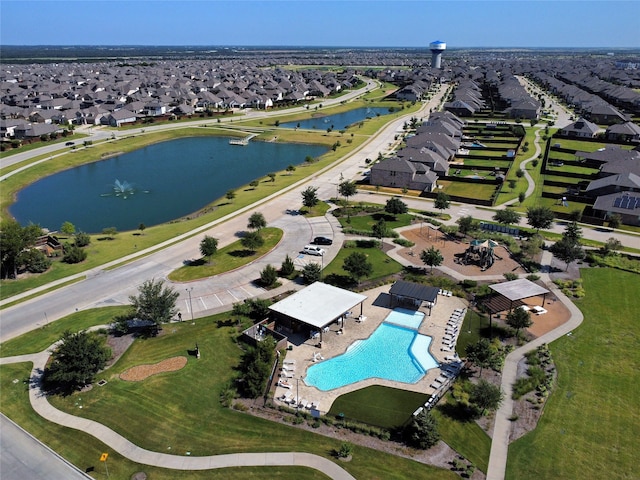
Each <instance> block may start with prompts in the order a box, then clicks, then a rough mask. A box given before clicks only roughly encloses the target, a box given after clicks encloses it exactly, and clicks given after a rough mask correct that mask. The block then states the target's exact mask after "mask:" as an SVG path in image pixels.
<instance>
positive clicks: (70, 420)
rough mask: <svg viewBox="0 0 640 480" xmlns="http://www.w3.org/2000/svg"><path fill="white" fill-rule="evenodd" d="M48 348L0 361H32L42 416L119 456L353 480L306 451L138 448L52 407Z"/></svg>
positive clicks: (177, 466)
mask: <svg viewBox="0 0 640 480" xmlns="http://www.w3.org/2000/svg"><path fill="white" fill-rule="evenodd" d="M49 350H50V349H49V348H48V349H46V350H44V351H42V352H40V353H36V354H31V355H21V356H16V357H6V358H1V359H0V364H2V365H7V364H11V363H22V362H27V361H29V362H33V369H32V371H31V379H30V388H29V400H30V402H31V406H32V407H33V409H34V410H35V411H36V412H37V413H38V415H40V416H41V417H43V418H44V419H45V420H48V421H50V422H53V423H56V424H58V425H62V426H64V427H69V428H73V429H75V430H80V431H82V432H85V433H88V434H89V435H92V436H94V437H95V438H97V439H98V440H100V441H101V442H103V443H105V444H106V445H108V446H109V447H110V448H112V449H113V450H114V451H116V452H118V453H119V454H120V455H122V456H123V457H125V458H127V459H129V460H131V461H133V462H136V463H140V464H144V465H152V466H155V467H161V468H168V469H173V470H210V469H218V468H229V467H270V466H271V467H272V466H303V467H307V468H312V469H314V470H318V471H319V472H322V473H324V474H325V475H327V476H328V477H330V478H332V479H335V480H355V477H353V476H352V475H350V474H349V473H347V471H345V470H344V469H342V468H341V467H340V466H338V465H337V464H335V463H334V462H332V461H331V460H329V459H327V458H324V457H321V456H319V455H314V454H311V453H306V452H264V453H233V454H227V455H211V456H206V457H186V456H179V455H168V454H166V453H159V452H152V451H150V450H145V449H144V448H140V447H138V446H137V445H135V444H134V443H132V442H130V441H129V440H127V439H126V438H124V437H123V436H122V435H120V434H118V433H116V432H115V431H113V430H111V429H110V428H108V427H106V426H105V425H102V424H100V423H98V422H94V421H93V420H88V419H85V418H80V417H76V416H74V415H70V414H68V413H65V412H62V411H61V410H58V409H56V408H54V407H53V406H52V405H51V404H50V403H49V401H48V399H47V397H46V395H45V394H44V393H43V392H42V390H41V388H40V383H41V376H42V372H43V371H44V368H45V366H46V364H47V360H48V359H49Z"/></svg>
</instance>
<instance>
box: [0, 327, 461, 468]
mask: <svg viewBox="0 0 640 480" xmlns="http://www.w3.org/2000/svg"><path fill="white" fill-rule="evenodd" d="M228 318H229V316H228V314H219V315H217V316H212V317H207V318H203V319H198V322H197V323H196V325H191V324H190V323H182V324H171V325H166V326H165V328H164V330H163V334H162V335H160V336H158V337H156V338H150V339H146V340H141V339H139V340H137V341H136V342H135V343H134V345H133V346H132V347H131V348H130V349H129V350H128V351H127V352H126V353H125V354H124V355H123V357H122V358H121V359H120V360H119V361H118V362H117V363H116V364H115V365H114V366H113V367H111V368H109V369H108V370H106V371H105V372H103V373H102V374H101V375H100V376H99V378H104V379H106V380H107V381H108V383H107V384H106V385H104V386H103V387H99V388H94V389H92V390H91V391H88V392H82V393H77V394H74V395H71V396H69V397H65V398H55V399H54V400H53V402H52V403H54V404H55V405H56V406H58V407H59V408H62V409H64V410H66V411H68V412H70V413H73V414H75V415H82V416H85V417H88V418H91V419H94V420H97V421H100V422H102V423H105V424H107V425H108V426H109V427H110V428H113V429H114V430H115V431H117V432H119V433H121V434H123V435H124V436H126V437H127V438H128V439H129V440H131V441H133V442H134V443H136V444H137V445H140V446H141V447H143V448H147V449H151V450H156V451H160V452H170V453H173V454H176V455H186V452H191V453H190V454H191V455H193V456H201V455H213V454H222V453H233V452H260V451H271V452H274V451H303V452H310V453H315V454H318V455H321V456H324V457H327V458H333V457H332V453H331V452H332V451H334V450H335V449H338V448H339V446H340V439H339V438H336V439H332V438H327V437H323V436H319V435H315V434H314V433H312V432H308V431H306V430H302V429H297V428H293V427H291V426H288V425H286V424H283V423H278V422H270V421H267V420H263V419H260V418H256V417H252V416H250V415H247V414H245V413H241V412H238V411H235V410H232V409H226V408H223V407H222V406H221V405H220V402H219V398H218V397H219V394H220V392H221V391H222V390H223V389H224V387H225V385H226V384H227V382H228V381H229V380H230V379H232V378H233V377H234V375H235V370H234V367H235V366H236V365H237V364H238V362H239V360H240V355H241V350H240V349H239V348H238V345H237V344H236V337H237V331H236V330H235V328H234V327H228V326H218V321H220V320H222V321H224V320H226V319H228ZM94 321H101V322H102V321H104V319H102V318H100V319H98V318H97V317H96V318H94ZM59 322H60V326H61V327H65V326H71V325H72V324H77V322H78V318H74V319H70V318H67V319H62V320H60V321H59ZM74 322H76V323H74ZM85 323H89V322H85ZM84 326H86V325H83V327H84ZM46 333H47V334H48V332H46ZM44 334H45V333H43V332H42V331H36V332H32V333H29V334H27V335H26V336H36V337H39V340H37V341H36V340H34V339H31V340H22V341H23V344H22V345H23V346H22V347H21V348H23V349H25V350H30V349H31V345H33V344H36V343H38V342H41V341H42V336H43V335H44ZM195 342H198V345H199V348H200V352H201V355H202V356H201V358H200V359H196V358H195V357H192V356H190V357H189V361H188V363H187V365H186V367H185V368H183V369H182V370H180V371H177V372H171V373H164V374H159V375H155V376H153V377H150V378H148V379H147V380H145V381H142V382H125V381H123V380H120V379H119V377H118V374H119V373H121V372H123V371H125V370H126V369H127V368H130V367H132V366H134V365H139V364H144V363H153V362H158V361H160V360H163V359H166V358H170V357H172V356H176V355H187V352H188V350H190V349H193V348H194V345H195ZM13 348H14V349H15V352H17V351H18V349H19V347H18V346H17V345H14V346H13ZM29 368H30V366H29V365H27V364H20V365H10V366H2V367H0V387H1V388H0V400H1V402H0V406H1V409H2V411H3V412H4V413H6V414H7V415H8V416H9V417H10V418H12V419H14V420H15V421H16V422H17V423H19V424H21V425H23V426H24V427H25V428H26V429H27V430H29V431H31V432H32V433H34V434H35V435H36V436H37V437H38V438H41V439H42V440H43V441H44V442H45V443H47V444H49V445H51V446H52V447H53V448H54V449H56V450H58V451H60V452H61V453H62V454H63V455H64V456H66V457H67V458H69V459H70V460H71V461H73V462H74V463H75V464H77V465H78V466H79V467H80V468H82V469H85V468H86V467H87V466H90V465H94V466H96V469H98V466H100V464H99V463H98V461H97V459H98V457H99V455H100V453H102V452H108V453H110V457H109V462H110V464H109V469H110V473H111V475H112V478H129V477H130V476H131V475H132V474H133V473H134V472H135V471H139V470H144V471H146V472H147V473H150V474H151V475H153V478H154V479H170V478H178V479H182V478H193V479H204V478H232V479H235V478H238V479H239V478H266V477H267V476H270V475H276V476H277V477H279V478H292V479H293V478H295V479H297V478H314V479H315V478H325V477H324V476H323V475H322V474H321V473H318V472H312V471H310V470H309V469H304V468H300V467H293V468H276V467H273V468H249V469H228V470H224V471H215V472H213V473H212V472H206V473H192V472H185V473H175V472H168V471H166V470H162V469H156V468H150V467H140V466H138V465H136V464H134V463H132V462H129V461H127V460H125V459H123V458H122V457H120V456H119V455H116V454H114V453H113V452H112V451H111V450H110V449H109V447H107V446H105V445H103V444H101V443H100V442H98V441H96V440H94V439H93V438H92V437H90V436H88V435H85V434H84V433H82V432H74V431H71V430H68V429H64V428H60V427H56V426H55V425H50V424H49V423H48V422H45V421H43V420H42V419H41V418H40V417H38V416H37V415H35V414H34V413H33V411H32V410H31V408H30V406H29V404H28V397H27V388H26V386H25V385H24V384H23V383H22V382H21V380H24V379H26V378H28V375H29ZM16 378H17V379H18V382H17V383H14V382H13V379H16ZM79 406H82V407H83V408H82V409H80V408H79ZM342 466H343V467H344V468H346V469H347V470H348V471H349V472H350V473H351V474H352V475H354V476H355V477H356V478H380V479H398V480H400V479H405V478H412V477H415V478H428V479H454V478H456V477H455V476H454V474H452V473H451V472H449V471H447V470H442V469H436V468H433V467H429V466H426V465H424V464H420V463H418V462H414V461H412V460H408V459H404V458H400V457H396V456H393V455H388V454H385V453H383V452H379V451H375V450H371V449H368V448H364V447H359V446H355V447H354V453H353V460H352V461H351V462H349V463H345V464H344V465H342ZM101 475H102V474H101V472H96V478H104V477H103V476H101Z"/></svg>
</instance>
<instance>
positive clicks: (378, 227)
mask: <svg viewBox="0 0 640 480" xmlns="http://www.w3.org/2000/svg"><path fill="white" fill-rule="evenodd" d="M371 230H372V233H373V236H374V237H376V238H380V239H382V238H384V237H386V236H387V234H388V229H387V222H385V221H384V218H381V219H380V220H378V221H377V222H376V223H374V224H373V227H372V229H371Z"/></svg>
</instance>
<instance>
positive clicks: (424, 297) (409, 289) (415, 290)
mask: <svg viewBox="0 0 640 480" xmlns="http://www.w3.org/2000/svg"><path fill="white" fill-rule="evenodd" d="M439 292H440V289H439V288H437V287H430V286H428V285H422V284H420V283H413V282H406V281H404V280H398V281H397V282H396V283H394V284H393V285H392V286H391V289H390V290H389V295H390V297H391V298H390V300H389V306H390V307H392V308H393V300H394V299H395V300H396V301H397V302H398V303H400V302H403V301H406V300H409V301H410V302H411V303H412V304H413V306H415V307H416V308H420V307H421V306H422V304H423V303H426V305H427V307H428V308H429V316H431V309H432V308H433V307H434V306H435V304H436V303H437V302H438V293H439Z"/></svg>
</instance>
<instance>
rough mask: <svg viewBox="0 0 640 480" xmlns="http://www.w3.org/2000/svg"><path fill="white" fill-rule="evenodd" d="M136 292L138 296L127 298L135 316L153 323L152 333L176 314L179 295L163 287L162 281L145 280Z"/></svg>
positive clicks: (171, 289)
mask: <svg viewBox="0 0 640 480" xmlns="http://www.w3.org/2000/svg"><path fill="white" fill-rule="evenodd" d="M138 292H139V294H138V296H135V295H131V296H129V301H130V302H131V306H132V307H133V310H134V311H135V316H136V317H137V318H139V319H140V320H146V321H150V322H153V324H154V326H153V329H154V331H157V330H158V329H159V328H160V325H161V324H162V323H166V322H169V321H170V320H171V319H172V318H173V317H174V316H175V315H176V313H178V309H177V308H176V300H178V297H179V296H180V295H179V294H178V292H176V291H174V290H173V288H170V287H165V285H164V281H163V280H158V281H155V280H153V279H152V280H147V281H145V282H144V283H143V284H142V285H140V286H139V287H138Z"/></svg>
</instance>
